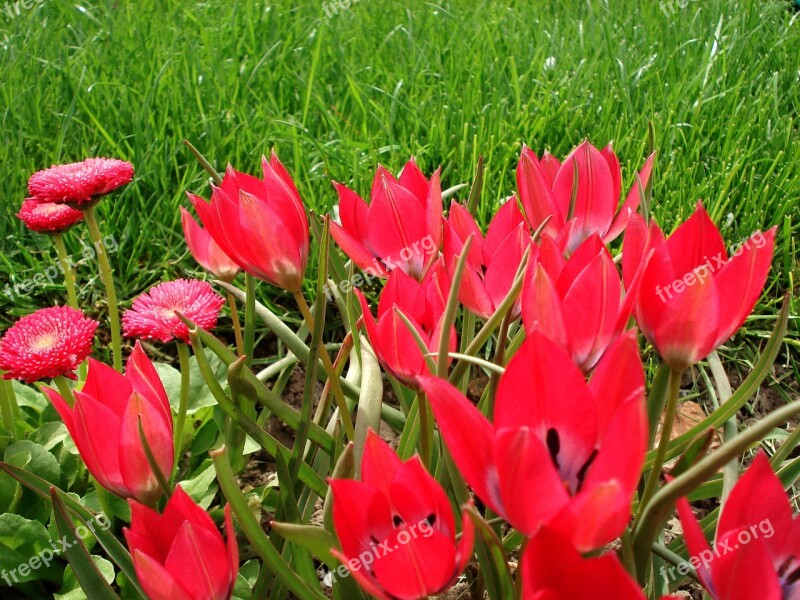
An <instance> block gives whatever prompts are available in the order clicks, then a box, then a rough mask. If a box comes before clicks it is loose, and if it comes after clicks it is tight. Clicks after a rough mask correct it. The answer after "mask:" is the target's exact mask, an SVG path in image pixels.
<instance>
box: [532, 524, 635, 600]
mask: <svg viewBox="0 0 800 600" xmlns="http://www.w3.org/2000/svg"><path fill="white" fill-rule="evenodd" d="M520 576H521V577H522V598H523V600H587V599H588V598H602V599H604V600H605V599H606V598H614V599H615V600H645V598H646V596H645V594H644V592H643V591H642V589H641V588H640V587H639V586H638V585H637V583H636V581H634V580H633V578H632V577H631V576H630V575H629V574H628V573H627V572H626V571H625V569H624V568H623V566H622V564H621V563H620V562H619V559H618V558H617V556H616V554H614V553H613V552H611V553H608V554H604V555H603V556H600V557H598V558H588V559H585V558H583V557H582V556H581V555H580V553H579V552H578V551H577V550H576V549H575V548H573V547H572V545H571V544H570V543H569V541H568V540H567V539H565V538H564V537H562V536H561V535H559V534H558V533H556V532H555V531H553V530H552V529H550V528H548V527H542V528H541V529H540V530H539V533H537V534H536V535H535V536H534V537H533V539H531V540H530V542H528V545H527V546H526V547H525V552H524V553H523V555H522V560H521V562H520Z"/></svg>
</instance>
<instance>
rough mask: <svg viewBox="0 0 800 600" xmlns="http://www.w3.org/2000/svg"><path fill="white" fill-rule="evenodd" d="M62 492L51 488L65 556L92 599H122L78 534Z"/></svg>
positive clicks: (82, 586)
mask: <svg viewBox="0 0 800 600" xmlns="http://www.w3.org/2000/svg"><path fill="white" fill-rule="evenodd" d="M62 493H63V492H59V491H58V490H57V489H56V488H54V487H53V488H51V490H50V494H51V498H52V501H53V513H54V515H55V521H56V526H57V528H58V533H59V534H60V535H61V540H62V544H64V545H66V546H67V547H66V549H65V550H64V556H65V558H66V559H67V560H68V561H69V564H70V565H71V566H72V570H73V572H74V573H75V578H76V579H77V580H78V582H79V583H80V586H81V588H82V589H83V590H84V591H85V592H86V595H87V596H88V597H89V598H91V599H92V600H120V598H119V596H118V595H117V594H116V592H114V590H113V589H112V588H111V586H110V585H109V583H108V581H106V579H105V577H104V576H103V574H102V573H101V572H100V570H99V569H98V567H97V565H96V564H95V563H94V561H93V560H92V556H91V554H89V551H88V550H87V549H86V546H85V545H84V543H83V541H82V540H81V539H80V538H79V537H78V535H77V534H76V531H75V526H74V525H73V523H72V518H71V516H70V514H69V511H68V509H67V507H66V505H65V504H64V501H63V499H62V496H61V494H62ZM65 542H66V543H65Z"/></svg>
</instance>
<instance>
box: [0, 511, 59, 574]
mask: <svg viewBox="0 0 800 600" xmlns="http://www.w3.org/2000/svg"><path fill="white" fill-rule="evenodd" d="M52 545H53V540H52V539H51V538H50V535H49V534H48V533H47V529H45V526H44V525H42V524H41V523H40V522H39V521H31V520H28V519H26V518H24V517H21V516H19V515H15V514H13V513H5V514H2V515H0V569H2V571H5V572H7V573H8V576H9V578H10V579H11V580H12V581H13V582H16V583H23V582H26V581H35V580H37V579H42V580H46V581H60V579H61V573H62V571H63V568H62V567H61V566H60V565H58V564H54V563H53V562H52V560H53V558H54V556H53V555H55V554H56V553H55V552H54V551H53V547H52ZM45 563H47V564H45Z"/></svg>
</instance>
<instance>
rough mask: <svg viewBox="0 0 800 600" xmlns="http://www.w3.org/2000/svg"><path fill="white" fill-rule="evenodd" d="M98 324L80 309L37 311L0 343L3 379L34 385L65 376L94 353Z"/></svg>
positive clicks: (45, 309) (57, 307)
mask: <svg viewBox="0 0 800 600" xmlns="http://www.w3.org/2000/svg"><path fill="white" fill-rule="evenodd" d="M98 325H99V323H98V322H97V321H95V320H94V319H90V318H88V317H86V316H85V315H84V314H83V313H82V312H81V311H79V310H78V309H75V308H72V307H69V306H54V307H52V308H44V309H42V310H37V311H36V312H34V313H31V314H29V315H27V316H25V317H22V318H21V319H20V320H19V321H17V322H16V323H14V325H12V326H11V327H10V328H9V329H8V331H6V332H5V334H4V335H3V337H2V339H0V369H1V370H3V371H5V372H6V373H5V375H3V378H4V379H19V380H21V381H24V382H26V383H34V382H36V381H41V380H43V379H52V378H54V377H58V376H59V375H64V376H65V377H68V378H70V379H76V376H75V373H74V371H75V369H77V368H78V366H79V365H80V364H81V363H82V362H83V361H84V360H86V357H88V356H89V354H91V352H92V340H93V339H94V332H95V331H96V330H97V327H98Z"/></svg>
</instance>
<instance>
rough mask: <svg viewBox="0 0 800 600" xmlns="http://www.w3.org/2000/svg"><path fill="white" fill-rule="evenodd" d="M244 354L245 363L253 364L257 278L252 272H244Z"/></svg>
mask: <svg viewBox="0 0 800 600" xmlns="http://www.w3.org/2000/svg"><path fill="white" fill-rule="evenodd" d="M244 285H245V287H244V290H245V298H244V341H243V348H244V356H246V357H247V360H246V361H245V364H246V365H247V366H248V367H249V366H250V365H252V364H253V349H254V347H255V345H256V278H255V277H253V276H252V275H250V273H245V274H244Z"/></svg>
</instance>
